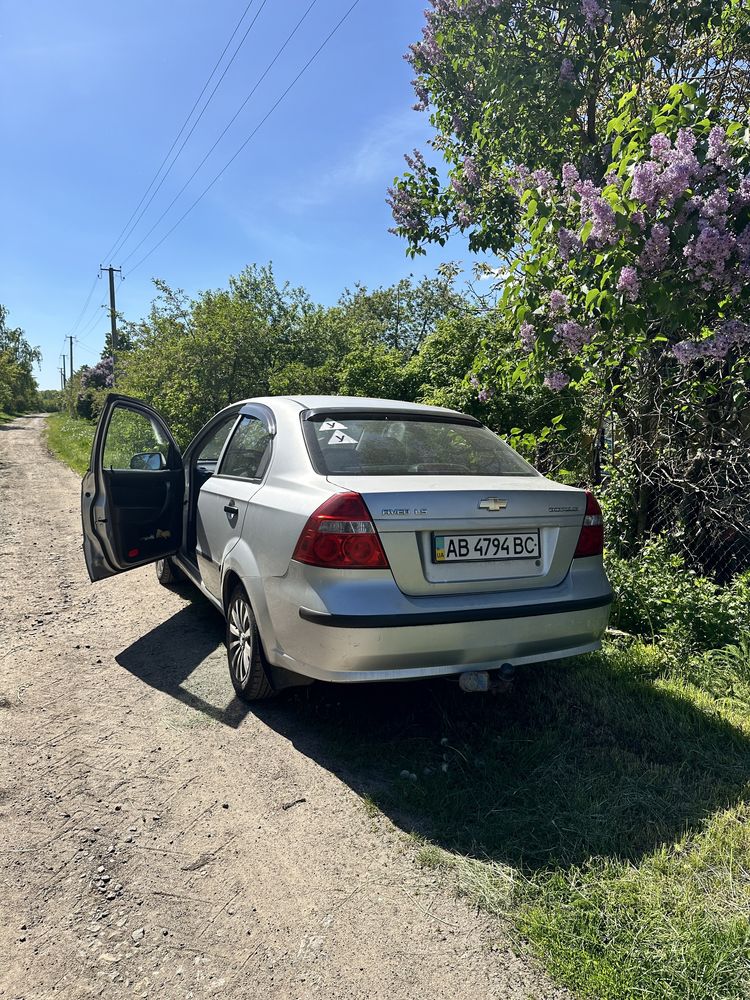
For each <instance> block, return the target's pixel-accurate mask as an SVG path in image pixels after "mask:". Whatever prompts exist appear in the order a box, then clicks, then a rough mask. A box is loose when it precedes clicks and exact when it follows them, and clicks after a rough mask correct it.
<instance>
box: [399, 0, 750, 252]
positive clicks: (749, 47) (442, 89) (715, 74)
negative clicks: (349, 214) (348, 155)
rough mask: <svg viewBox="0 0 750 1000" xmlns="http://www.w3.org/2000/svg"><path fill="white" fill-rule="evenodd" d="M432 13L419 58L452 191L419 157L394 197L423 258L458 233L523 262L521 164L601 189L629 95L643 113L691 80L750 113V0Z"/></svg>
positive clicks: (729, 106)
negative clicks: (615, 125)
mask: <svg viewBox="0 0 750 1000" xmlns="http://www.w3.org/2000/svg"><path fill="white" fill-rule="evenodd" d="M430 2H431V9H428V11H427V12H426V15H425V19H426V20H425V26H424V29H423V37H422V40H421V41H419V42H417V43H416V44H414V45H412V46H411V49H410V51H409V53H408V54H407V58H408V60H409V61H410V63H411V64H412V66H413V68H414V70H415V73H416V79H415V80H414V86H415V90H416V93H417V97H418V104H417V105H415V107H416V108H417V109H419V110H423V111H426V110H428V109H429V110H430V121H431V123H432V125H433V126H434V128H435V132H436V134H435V137H434V138H433V140H432V146H433V147H434V148H435V149H436V150H438V151H439V153H440V154H441V155H442V157H443V158H444V160H445V164H446V166H447V178H445V179H444V178H443V176H442V175H441V172H440V171H439V170H438V168H437V167H435V166H432V165H428V164H427V162H426V161H425V159H424V157H423V155H422V153H421V152H419V151H416V150H415V152H414V153H413V154H411V155H408V156H407V157H406V159H407V163H408V165H409V168H410V169H409V172H408V173H406V174H405V175H404V176H403V177H402V178H401V179H400V180H399V181H397V182H396V184H395V186H394V187H393V188H392V189H391V191H390V203H391V206H392V208H393V215H394V220H395V232H397V233H398V234H400V235H401V236H403V237H404V238H405V239H406V240H407V242H408V252H410V253H412V254H414V253H419V252H423V251H424V246H425V244H427V243H430V242H438V243H440V244H443V243H445V241H446V240H447V238H448V236H449V234H450V233H451V232H453V231H455V230H460V231H462V232H464V233H466V234H467V236H468V239H469V245H470V247H471V248H472V249H473V250H490V251H493V252H495V253H504V252H507V251H509V250H511V249H512V247H513V246H514V245H515V243H516V230H515V223H516V219H517V201H516V198H515V196H514V191H513V187H512V183H511V181H512V174H513V166H514V164H517V163H523V164H525V165H526V166H527V167H528V168H529V169H530V170H532V171H534V170H552V171H554V172H559V170H560V169H561V167H562V164H563V163H565V162H568V161H572V162H574V163H575V164H576V166H577V168H578V170H579V173H580V174H581V176H582V177H584V178H588V179H592V180H594V181H595V182H597V183H598V182H599V181H600V180H601V178H602V176H603V174H604V171H605V169H606V166H607V164H608V162H609V159H610V142H611V137H610V134H609V133H608V132H607V123H608V122H609V121H610V120H611V119H613V118H614V117H615V116H616V114H617V101H618V99H619V97H620V95H621V94H623V93H624V92H625V91H627V90H629V89H630V88H632V92H633V102H634V104H635V107H636V110H637V111H638V112H640V113H642V112H643V111H644V110H645V108H646V107H648V106H649V105H650V104H652V103H654V102H659V103H660V102H661V101H663V100H664V98H665V96H666V93H667V91H668V89H669V87H670V86H672V85H674V84H679V83H683V82H692V81H700V86H701V90H702V92H703V94H704V95H705V96H706V99H707V100H708V102H709V103H710V105H711V106H713V107H715V108H717V109H721V112H722V114H723V115H724V116H725V117H727V118H733V117H734V118H740V117H742V116H743V115H744V113H745V111H746V109H747V103H748V95H749V93H750V75H749V74H748V72H747V65H748V59H750V14H749V13H748V10H747V6H746V4H744V3H743V0H629V2H626V0H611V2H610V0H545V2H544V3H539V2H538V0H430Z"/></svg>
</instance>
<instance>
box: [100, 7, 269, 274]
mask: <svg viewBox="0 0 750 1000" xmlns="http://www.w3.org/2000/svg"><path fill="white" fill-rule="evenodd" d="M254 2H255V0H250V3H249V4H248V5H247V7H245V10H244V11H243V13H242V17H240V19H239V21H238V22H237V25H236V27H235V29H234V31H233V32H232V34H231V36H230V39H229V41H228V42H227V44H226V45H225V46H224V51H223V52H222V53H221V55H220V56H219V58H218V60H217V62H216V65H215V66H214V68H213V69H212V70H211V73H210V75H209V77H208V79H207V80H206V82H205V84H204V85H203V89H202V90H201V92H200V94H199V95H198V97H197V99H196V101H195V104H194V105H193V106H192V108H191V109H190V114H189V115H188V116H187V118H186V119H185V121H184V122H183V124H182V127H181V128H180V131H179V132H178V133H177V136H176V137H175V140H174V142H173V143H172V145H171V146H170V147H169V151H168V152H167V155H166V156H165V157H164V159H163V160H162V162H161V164H160V166H159V169H158V170H157V171H156V173H155V174H154V177H153V179H152V181H151V183H150V184H149V186H148V187H147V188H146V190H145V192H144V194H143V197H142V198H141V200H140V201H139V202H138V204H137V205H136V207H135V209H134V211H133V214H132V215H131V216H130V218H129V219H128V221H127V222H126V223H125V226H124V227H123V230H122V232H121V233H120V235H119V236H118V237H117V240H116V241H115V244H114V246H113V247H112V249H111V250H110V251H109V253H106V254H105V255H104V258H103V259H105V260H106V259H107V258H111V257H112V256H113V255H114V254H115V253H116V251H117V250H118V249H120V250H121V249H122V248H123V246H124V245H125V244H126V243H127V241H128V239H129V238H130V236H131V234H132V232H133V230H134V229H135V228H136V226H137V225H138V223H139V222H140V221H141V219H142V218H143V216H144V214H145V213H146V211H147V210H148V207H149V205H150V204H151V202H152V201H153V200H154V198H155V197H156V195H157V194H158V193H159V190H160V188H161V186H162V184H163V183H164V181H165V180H166V179H167V177H168V176H169V174H170V172H171V170H172V167H173V166H174V165H175V163H176V162H177V160H178V159H179V157H180V154H181V153H182V151H183V149H184V148H185V146H186V144H187V142H188V140H189V139H190V136H191V135H192V134H193V132H194V131H195V130H196V128H197V127H198V123H199V122H200V120H201V118H202V117H203V115H204V114H205V111H206V109H207V108H208V106H209V104H210V103H211V101H212V100H213V97H214V94H215V93H216V91H217V90H218V89H219V87H220V86H221V83H222V80H223V79H224V77H225V76H226V75H227V73H228V72H229V69H230V67H231V65H232V63H233V62H234V60H235V59H236V58H237V56H238V54H239V51H240V49H241V48H242V46H243V45H244V44H245V39H246V38H247V36H248V35H249V34H250V32H251V31H252V29H253V25H254V24H255V22H256V21H257V20H258V18H259V17H260V15H261V12H262V11H263V8H264V7H265V5H266V3H267V2H268V0H262V2H261V5H260V7H259V8H258V10H257V11H256V12H255V16H254V17H253V19H252V21H251V22H250V24H249V25H248V27H247V30H246V31H245V34H244V35H243V36H242V38H241V39H240V41H239V44H238V45H237V48H236V49H235V50H234V52H233V54H232V57H231V58H230V60H229V62H228V63H227V64H226V66H225V67H224V71H223V72H222V74H221V76H220V77H219V79H218V80H217V81H216V85H215V86H214V89H213V90H212V91H211V93H210V94H209V95H208V99H207V100H206V103H205V104H204V105H203V107H202V108H201V110H200V113H199V115H198V117H197V118H196V119H195V121H194V122H193V124H192V125H191V127H190V131H189V132H188V134H187V135H186V136H185V138H184V139H183V141H182V145H181V146H180V148H179V149H178V150H177V152H176V153H175V155H174V157H173V158H172V162H171V163H170V164H169V166H168V167H167V169H166V171H165V172H164V175H163V177H162V178H161V180H160V181H159V183H158V184H157V185H156V187H155V188H154V190H153V192H152V193H151V197H150V198H149V199H148V201H147V202H146V204H145V205H143V202H144V200H145V199H146V196H147V195H148V193H149V190H150V189H151V188H152V187H153V185H154V183H155V182H156V179H157V177H158V176H159V174H160V173H161V171H162V169H163V167H164V164H165V163H166V162H167V160H168V159H169V157H170V156H171V154H172V150H173V149H174V148H175V146H176V145H177V143H178V142H179V139H180V136H181V135H182V133H183V132H184V131H185V128H186V126H187V124H188V122H189V121H190V118H191V117H192V115H193V112H194V111H195V109H196V107H197V106H198V104H199V102H200V99H201V98H202V97H203V95H204V93H205V92H206V89H207V87H208V85H209V83H210V82H211V80H212V78H213V75H214V73H215V72H216V70H217V69H218V67H219V64H220V63H221V61H222V59H223V58H224V55H225V53H226V51H227V49H228V48H229V46H230V45H231V43H232V39H233V38H234V36H235V35H236V34H237V32H238V31H239V28H240V25H241V24H242V22H243V20H244V19H245V16H246V14H247V12H248V11H249V10H250V8H251V7H252V5H253V3H254ZM141 205H143V208H142V209H141V211H140V214H139V215H138V217H137V218H136V220H135V222H133V224H132V225H131V221H132V220H133V216H135V215H136V213H137V212H138V209H139V208H141ZM126 230H127V232H126ZM123 234H124V237H123Z"/></svg>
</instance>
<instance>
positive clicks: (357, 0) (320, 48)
mask: <svg viewBox="0 0 750 1000" xmlns="http://www.w3.org/2000/svg"><path fill="white" fill-rule="evenodd" d="M359 3H360V0H354V3H353V4H352V5H351V6H350V7H349V9H348V10H347V11H346V13H345V14H344V15H343V16H342V17H341V18H340V19H339V20H338V21H337V23H336V24H335V25H334V27H333V28H332V29H331V31H330V32H329V33H328V35H326V37H325V38H324V39H323V41H322V42H321V44H320V45H319V46H318V48H317V49H316V50H315V52H314V53H313V54H312V56H311V57H310V58H309V59H308V60H307V62H306V63H305V65H304V66H303V67H302V69H301V70H300V71H299V73H297V75H296V76H295V78H294V79H293V80H292V82H291V83H290V84H289V86H288V87H287V88H286V90H284V92H283V93H282V94H281V96H280V97H279V98H278V99H277V100H276V101H275V102H274V104H272V105H271V107H270V108H269V110H268V111H267V112H266V114H265V115H264V116H263V118H261V120H260V121H259V122H258V124H257V125H256V126H255V128H254V129H253V130H252V132H251V133H250V135H248V137H247V138H246V139H245V141H244V142H243V143H242V145H241V146H240V147H239V149H237V151H236V152H235V153H234V154H233V156H232V157H231V158H230V159H229V160H228V161H227V162H226V163H225V164H224V166H223V167H222V168H221V170H220V171H219V172H218V174H216V176H215V177H214V178H213V180H212V181H211V182H210V183H209V184H208V185H207V186H206V187H205V188H204V189H203V191H201V193H200V194H199V195H198V197H197V198H196V199H195V201H194V202H193V203H192V204H191V205H190V207H189V208H188V209H187V210H186V211H185V212H184V213H183V214H182V215H181V216H180V218H179V219H178V220H177V222H175V224H174V225H173V226H172V228H171V229H168V230H167V232H166V233H165V234H164V235H163V236H162V238H161V239H160V240H159V241H158V242H157V243H156V244H154V246H153V247H151V249H150V250H149V251H148V252H147V253H146V254H144V256H143V257H141V259H140V260H139V261H138V262H137V263H136V264H134V265H133V267H131V268H130V271H129V272H128V273H130V274H132V273H133V271H135V270H137V269H138V268H139V267H140V266H141V264H143V263H144V262H145V261H146V260H147V259H148V258H149V257H150V256H151V254H152V253H154V252H155V251H156V250H158V248H159V247H160V246H161V245H162V243H164V241H165V240H166V239H167V238H168V237H169V236H171V235H172V233H173V232H174V231H175V229H177V227H178V226H179V225H180V224H181V223H182V222H183V220H184V219H185V218H186V217H187V216H188V215H189V214H190V213H191V212H192V211H193V209H194V208H195V206H196V205H197V204H198V203H199V202H200V201H202V199H203V198H204V197H205V196H206V195H207V194H208V192H209V191H210V190H211V188H212V187H213V186H214V184H216V182H217V181H218V180H219V178H220V177H222V175H223V174H224V173H225V172H226V170H227V169H228V168H229V167H230V166H231V164H232V163H234V161H235V160H236V159H237V157H238V156H239V155H240V153H241V152H242V151H243V149H244V148H245V147H246V146H247V144H248V143H249V142H250V140H251V139H253V138H254V136H255V135H256V134H257V132H258V131H259V130H260V128H261V127H262V126H263V125H264V124H265V123H266V121H268V119H269V118H270V117H271V115H272V114H273V112H274V111H275V110H276V108H277V107H278V106H279V105H280V104H281V102H282V101H283V100H284V98H285V97H286V96H287V94H288V93H289V91H290V90H292V88H293V87H294V86H295V84H296V83H297V81H298V80H299V79H300V77H301V76H303V74H304V73H306V72H307V70H308V69H309V67H310V66H311V65H312V64H313V62H315V60H316V59H317V57H318V56H319V55H320V53H321V52H322V51H323V49H324V48H325V47H326V45H327V44H328V43H329V42H330V40H331V39H332V38H333V36H334V35H335V34H336V32H337V31H338V30H339V28H341V26H342V25H343V24H344V22H345V21H346V20H347V18H348V17H349V15H350V14H351V13H352V11H353V10H354V8H355V7H357V6H358V4H359ZM141 242H143V241H141ZM133 252H134V251H132V252H131V254H130V255H129V256H131V257H132V255H133ZM126 259H127V258H126ZM123 263H124V261H123Z"/></svg>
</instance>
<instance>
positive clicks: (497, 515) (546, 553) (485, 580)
mask: <svg viewBox="0 0 750 1000" xmlns="http://www.w3.org/2000/svg"><path fill="white" fill-rule="evenodd" d="M328 481H329V482H330V483H331V484H332V485H335V486H337V487H340V488H342V489H346V490H351V491H353V492H355V493H359V494H360V495H361V496H362V498H363V499H364V501H365V503H366V504H367V507H368V509H369V511H370V514H371V515H372V518H373V521H374V522H375V526H376V528H377V530H378V534H379V535H380V538H381V541H382V543H383V548H384V549H385V553H386V556H387V557H388V562H389V563H390V566H391V570H392V571H393V576H394V578H395V580H396V583H397V585H398V587H399V589H400V590H401V591H402V592H403V593H405V594H408V595H410V596H414V597H422V596H435V595H438V594H459V593H478V592H483V591H488V592H489V591H495V592H497V591H507V590H533V589H535V588H539V587H554V586H555V585H556V584H558V583H560V582H562V580H563V579H564V578H565V576H566V575H567V573H568V570H569V569H570V564H571V561H572V558H573V553H574V552H575V548H576V544H577V542H578V536H579V533H580V529H581V525H582V523H583V516H584V513H585V509H586V494H585V493H584V491H583V490H579V489H574V488H572V487H569V486H561V485H560V484H559V483H553V482H551V481H550V480H548V479H545V478H544V477H543V476H503V477H497V476H465V475H461V476H446V475H441V476H425V475H420V476H389V477H382V476H360V475H356V476H355V475H352V476H348V475H346V474H342V473H339V474H334V475H329V476H328ZM480 505H482V506H480ZM493 508H496V509H493ZM497 508H499V509H497ZM456 536H459V537H462V538H465V539H466V542H464V543H463V546H464V551H465V548H466V545H467V544H469V545H470V546H471V548H472V549H475V550H478V553H479V555H480V558H477V559H473V558H472V557H473V553H472V552H471V551H470V558H469V559H468V560H467V561H464V560H463V559H461V560H456V561H438V559H437V558H436V552H435V538H438V539H441V540H442V552H443V553H446V552H448V550H449V549H450V552H448V554H449V555H450V556H451V557H454V556H455V554H456V552H457V551H458V544H459V542H458V540H457V538H456ZM451 538H453V542H452V543H451V541H450V539H451ZM495 538H497V539H498V541H493V539H495ZM514 538H520V539H523V540H524V541H521V542H514ZM535 538H538V549H537V543H536V542H535ZM523 544H526V546H527V550H526V551H524V552H523V553H522V554H520V555H518V556H515V555H514V554H513V550H514V545H515V546H516V548H518V546H522V545H523ZM493 546H494V548H495V549H498V548H499V549H500V555H499V556H498V557H497V558H495V557H494V556H493V557H492V558H490V559H488V560H484V559H482V558H481V554H482V552H484V551H486V550H488V549H489V550H492V549H493ZM503 551H504V552H506V553H509V554H508V555H507V556H506V555H504V554H503ZM528 551H531V552H532V554H531V555H529V554H528Z"/></svg>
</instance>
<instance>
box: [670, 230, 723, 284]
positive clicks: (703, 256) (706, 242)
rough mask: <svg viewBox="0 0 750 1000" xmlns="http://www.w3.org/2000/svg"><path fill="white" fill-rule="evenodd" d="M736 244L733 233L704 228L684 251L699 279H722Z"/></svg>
mask: <svg viewBox="0 0 750 1000" xmlns="http://www.w3.org/2000/svg"><path fill="white" fill-rule="evenodd" d="M735 244H736V240H735V237H734V236H733V235H732V234H731V233H727V232H723V231H722V230H720V229H717V228H716V227H715V226H710V225H709V226H704V227H703V229H701V231H700V232H699V233H698V235H697V236H695V237H694V238H693V239H692V240H691V241H690V242H689V243H688V244H687V246H686V247H685V249H684V250H683V251H682V252H683V255H684V256H685V258H686V260H687V261H688V263H689V265H690V267H691V270H692V271H693V273H694V275H695V276H696V277H697V278H705V277H706V276H709V275H710V276H712V277H713V278H721V277H722V275H723V271H724V269H725V267H726V264H727V261H728V260H729V257H730V256H731V254H732V250H733V249H734V247H735Z"/></svg>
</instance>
